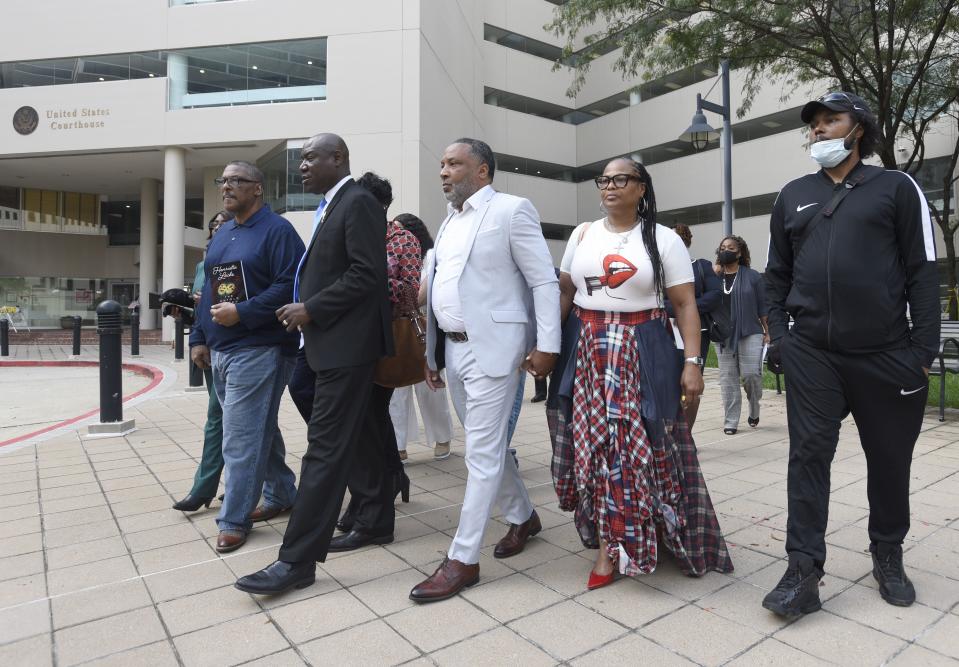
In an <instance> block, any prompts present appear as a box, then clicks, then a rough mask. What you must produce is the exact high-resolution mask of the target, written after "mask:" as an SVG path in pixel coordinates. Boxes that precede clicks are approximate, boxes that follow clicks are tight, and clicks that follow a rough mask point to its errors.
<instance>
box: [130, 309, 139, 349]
mask: <svg viewBox="0 0 959 667" xmlns="http://www.w3.org/2000/svg"><path fill="white" fill-rule="evenodd" d="M130 356H131V357H139V356H140V309H139V308H134V309H133V312H132V313H131V314H130Z"/></svg>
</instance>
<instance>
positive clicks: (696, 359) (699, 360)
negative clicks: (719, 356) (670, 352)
mask: <svg viewBox="0 0 959 667" xmlns="http://www.w3.org/2000/svg"><path fill="white" fill-rule="evenodd" d="M705 361H706V360H705V359H703V358H702V357H686V363H687V364H696V365H697V366H702V365H703V363H704V362H705Z"/></svg>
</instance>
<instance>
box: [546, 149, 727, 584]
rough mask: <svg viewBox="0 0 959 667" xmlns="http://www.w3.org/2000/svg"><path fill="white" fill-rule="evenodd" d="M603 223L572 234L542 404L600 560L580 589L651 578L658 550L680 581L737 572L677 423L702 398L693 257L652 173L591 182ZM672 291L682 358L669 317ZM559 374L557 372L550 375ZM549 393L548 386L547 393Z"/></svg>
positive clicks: (618, 173)
mask: <svg viewBox="0 0 959 667" xmlns="http://www.w3.org/2000/svg"><path fill="white" fill-rule="evenodd" d="M596 186H597V187H598V188H599V193H600V208H601V209H602V210H603V212H604V213H605V216H604V217H603V218H601V219H599V220H596V221H594V222H585V223H583V224H581V225H579V226H578V227H577V228H576V230H575V231H574V232H573V235H572V236H571V237H570V240H569V243H568V244H567V248H566V253H565V255H564V256H563V262H562V265H561V274H560V290H561V294H562V296H561V307H562V315H563V319H564V329H563V347H562V352H561V356H560V360H559V363H558V364H557V367H556V368H557V372H558V373H559V374H560V379H559V381H558V382H553V383H552V385H553V386H552V387H551V388H550V393H551V394H553V395H552V396H551V397H550V400H549V402H548V403H547V407H548V408H550V407H551V408H552V412H553V414H552V415H551V419H550V424H551V426H552V429H551V430H552V435H553V436H554V455H553V460H554V462H553V474H554V482H555V484H556V492H557V495H558V497H559V500H560V507H561V508H562V509H563V510H566V511H570V510H572V511H574V512H575V517H576V524H577V529H578V530H579V533H580V538H581V539H582V540H583V542H584V544H591V543H594V541H595V544H596V546H598V548H599V551H598V553H597V556H596V561H595V564H594V565H593V568H592V571H591V572H590V574H589V580H588V582H587V587H588V588H589V589H594V588H599V587H601V586H605V585H607V584H609V583H612V581H613V577H614V573H615V572H616V571H617V570H618V571H619V572H621V573H624V574H626V575H630V576H633V575H638V574H646V573H650V572H652V571H654V570H655V569H656V564H657V562H658V553H659V551H658V543H659V542H661V543H662V545H663V546H665V548H666V549H667V550H669V551H670V552H671V553H672V554H673V555H674V556H675V558H676V560H677V563H678V564H679V567H680V569H681V570H682V571H683V572H684V573H685V574H688V575H692V576H701V575H703V574H705V573H706V572H708V571H710V570H716V571H720V572H728V571H730V570H732V563H731V561H730V559H729V554H728V553H727V550H726V544H725V541H724V540H723V536H722V533H721V532H720V528H719V522H718V521H717V519H716V514H715V512H714V511H713V506H712V501H711V500H710V498H709V493H708V491H707V490H706V483H705V480H704V479H703V474H702V471H701V470H700V467H699V461H698V459H697V455H696V446H695V444H694V443H693V440H692V438H691V436H690V433H689V429H688V428H687V426H686V421H685V417H684V415H683V408H682V405H683V403H691V402H695V401H697V400H699V396H700V394H701V393H702V391H703V377H702V371H701V370H700V359H699V354H700V331H699V314H698V312H697V310H696V298H695V294H694V290H693V272H692V266H691V264H690V260H689V253H688V252H687V250H686V247H685V245H684V244H683V242H682V240H680V238H679V237H678V236H677V235H676V234H675V232H673V231H672V230H670V229H668V228H667V227H663V226H661V225H658V224H656V196H655V193H654V192H653V182H652V179H651V177H650V175H649V172H647V171H646V168H645V167H643V165H641V164H639V163H638V162H636V161H634V160H631V159H629V158H617V159H614V160H612V161H611V162H610V163H609V164H607V165H606V168H605V169H604V171H603V175H602V176H599V177H597V178H596ZM664 295H668V296H669V300H670V301H671V302H672V304H673V307H674V309H675V312H676V322H677V325H678V327H679V333H680V334H681V336H682V340H683V346H684V348H685V354H684V356H685V363H682V360H681V359H680V357H679V356H678V355H677V354H676V342H675V339H674V336H673V333H672V331H671V325H670V322H669V319H668V318H667V316H666V311H665V310H664V308H663V303H664ZM554 379H555V376H554ZM554 387H555V389H554Z"/></svg>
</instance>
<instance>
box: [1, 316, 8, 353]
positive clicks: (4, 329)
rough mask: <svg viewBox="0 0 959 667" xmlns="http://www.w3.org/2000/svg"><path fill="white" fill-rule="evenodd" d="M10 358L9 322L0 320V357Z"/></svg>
mask: <svg viewBox="0 0 959 667" xmlns="http://www.w3.org/2000/svg"><path fill="white" fill-rule="evenodd" d="M9 356H10V322H8V321H7V319H6V318H4V319H2V320H0V357H9Z"/></svg>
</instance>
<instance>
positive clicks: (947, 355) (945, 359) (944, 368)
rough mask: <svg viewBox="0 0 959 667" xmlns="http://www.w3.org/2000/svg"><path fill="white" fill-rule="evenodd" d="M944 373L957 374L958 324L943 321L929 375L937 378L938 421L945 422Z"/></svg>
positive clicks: (958, 360)
mask: <svg viewBox="0 0 959 667" xmlns="http://www.w3.org/2000/svg"><path fill="white" fill-rule="evenodd" d="M946 373H959V322H957V321H953V320H943V321H942V328H941V330H940V332H939V353H938V354H937V355H936V360H935V361H934V362H933V364H932V368H930V369H929V375H938V376H939V378H940V379H939V421H941V422H944V421H946Z"/></svg>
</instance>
